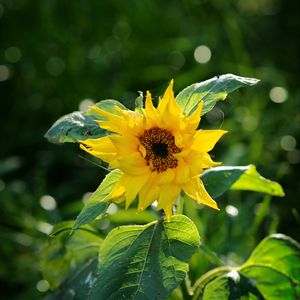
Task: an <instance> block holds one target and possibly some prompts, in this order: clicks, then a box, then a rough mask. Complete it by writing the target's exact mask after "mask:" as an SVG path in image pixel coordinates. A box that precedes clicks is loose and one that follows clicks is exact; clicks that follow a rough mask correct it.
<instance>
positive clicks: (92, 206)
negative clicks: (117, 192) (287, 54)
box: [73, 169, 123, 229]
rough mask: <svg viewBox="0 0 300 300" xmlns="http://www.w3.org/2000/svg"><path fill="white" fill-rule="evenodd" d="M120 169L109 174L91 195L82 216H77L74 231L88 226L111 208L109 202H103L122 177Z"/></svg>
mask: <svg viewBox="0 0 300 300" xmlns="http://www.w3.org/2000/svg"><path fill="white" fill-rule="evenodd" d="M122 174H123V173H122V172H121V171H120V170H118V169H116V170H113V171H112V172H110V173H108V174H107V175H106V176H105V178H104V179H103V181H102V182H101V184H100V186H99V187H98V188H97V190H96V191H95V192H94V193H93V194H92V195H91V197H90V198H89V200H88V201H87V203H86V204H85V206H84V207H83V209H82V210H81V212H80V214H79V215H78V216H77V218H76V221H75V224H74V226H73V229H77V228H78V227H80V226H82V225H84V224H88V223H90V222H91V221H93V220H94V219H95V218H96V217H97V216H99V215H101V214H104V213H105V212H106V210H107V208H108V206H109V202H101V200H103V199H104V198H105V197H106V196H107V195H108V194H109V193H110V192H111V191H112V189H113V188H114V187H115V185H116V184H117V183H118V181H119V179H120V178H121V176H122Z"/></svg>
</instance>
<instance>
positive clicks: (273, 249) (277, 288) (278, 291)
mask: <svg viewBox="0 0 300 300" xmlns="http://www.w3.org/2000/svg"><path fill="white" fill-rule="evenodd" d="M239 272H240V273H241V274H243V275H244V276H247V277H249V278H251V279H252V280H254V281H255V282H256V285H257V288H258V289H259V290H260V291H261V293H262V294H263V295H264V296H265V297H266V298H267V299H280V297H281V299H300V245H299V244H298V243H297V242H296V241H295V240H293V239H292V238H290V237H287V236H285V235H283V234H274V235H271V236H270V237H267V238H266V239H264V240H263V241H262V242H261V243H260V244H259V245H258V246H257V247H256V249H255V250H254V251H253V253H252V254H251V256H250V258H249V259H248V260H247V262H246V263H245V264H244V265H243V266H241V268H240V269H239Z"/></svg>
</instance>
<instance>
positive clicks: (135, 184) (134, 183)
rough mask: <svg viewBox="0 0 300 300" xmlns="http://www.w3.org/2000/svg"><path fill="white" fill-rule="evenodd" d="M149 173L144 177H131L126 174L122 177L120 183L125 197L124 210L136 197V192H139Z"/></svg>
mask: <svg viewBox="0 0 300 300" xmlns="http://www.w3.org/2000/svg"><path fill="white" fill-rule="evenodd" d="M149 175H150V174H149V172H148V173H146V174H145V175H141V176H132V175H128V174H124V175H123V176H122V179H121V180H122V183H123V184H124V186H125V196H126V205H125V208H126V209H127V208H128V207H129V205H130V204H131V203H132V201H133V200H134V199H135V197H136V196H137V194H138V192H139V191H140V190H141V188H142V187H143V185H144V184H145V183H146V182H147V180H148V179H149Z"/></svg>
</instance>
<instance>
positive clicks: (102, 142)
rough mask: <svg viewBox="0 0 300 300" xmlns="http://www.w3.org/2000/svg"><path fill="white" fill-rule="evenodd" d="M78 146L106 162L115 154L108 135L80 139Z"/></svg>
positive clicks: (112, 158) (114, 156)
mask: <svg viewBox="0 0 300 300" xmlns="http://www.w3.org/2000/svg"><path fill="white" fill-rule="evenodd" d="M80 148H81V149H83V150H84V151H86V152H88V153H90V154H92V155H94V156H96V157H98V158H100V159H102V160H104V161H106V162H111V161H112V160H114V159H115V158H116V155H117V153H116V148H115V146H114V145H113V143H112V142H111V140H110V138H109V137H108V136H105V137H101V138H98V139H89V140H83V141H80Z"/></svg>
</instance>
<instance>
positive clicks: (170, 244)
mask: <svg viewBox="0 0 300 300" xmlns="http://www.w3.org/2000/svg"><path fill="white" fill-rule="evenodd" d="M199 243H200V238H199V234H198V231H197V229H196V226H195V225H194V223H192V221H191V220H190V219H188V218H187V217H185V216H183V215H175V216H173V217H171V219H170V221H169V222H168V221H156V222H153V223H150V224H147V225H143V226H121V227H118V228H116V229H114V230H112V231H111V232H110V233H109V234H108V236H107V237H106V239H105V241H104V243H103V246H102V248H101V250H100V266H99V273H98V277H97V278H96V280H95V284H94V286H93V287H92V289H91V293H90V298H89V299H91V300H94V299H97V300H98V299H99V300H101V299H105V300H108V299H111V300H112V299H149V300H150V299H166V298H167V297H168V296H169V295H170V294H171V292H172V291H173V290H174V289H175V288H176V287H177V286H178V285H179V284H180V282H181V281H182V280H183V279H184V277H185V275H186V272H187V271H188V260H189V258H190V257H191V255H192V254H193V253H194V252H195V251H196V249H197V248H198V247H199Z"/></svg>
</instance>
